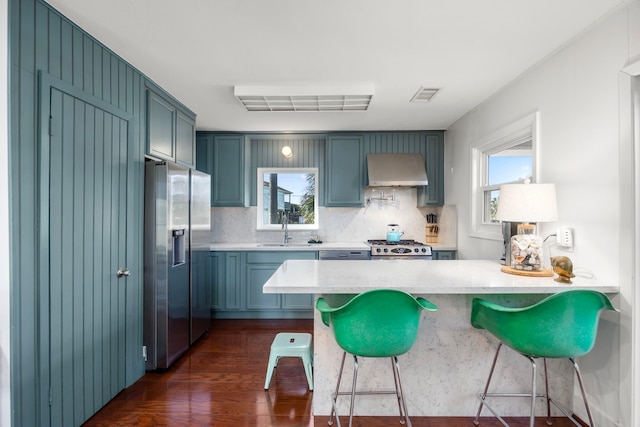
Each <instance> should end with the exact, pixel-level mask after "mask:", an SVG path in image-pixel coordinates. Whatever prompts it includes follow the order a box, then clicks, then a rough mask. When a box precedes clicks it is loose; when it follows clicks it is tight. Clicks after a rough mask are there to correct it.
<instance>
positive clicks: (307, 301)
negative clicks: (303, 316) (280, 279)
mask: <svg viewBox="0 0 640 427" xmlns="http://www.w3.org/2000/svg"><path fill="white" fill-rule="evenodd" d="M282 309H283V310H313V294H282Z"/></svg>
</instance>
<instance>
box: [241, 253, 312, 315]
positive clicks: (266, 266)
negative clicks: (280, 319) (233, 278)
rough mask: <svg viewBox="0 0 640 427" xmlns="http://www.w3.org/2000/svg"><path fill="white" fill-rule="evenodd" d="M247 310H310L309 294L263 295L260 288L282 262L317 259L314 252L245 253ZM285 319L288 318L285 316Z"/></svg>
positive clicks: (310, 299) (310, 296) (310, 297)
mask: <svg viewBox="0 0 640 427" xmlns="http://www.w3.org/2000/svg"><path fill="white" fill-rule="evenodd" d="M246 254H247V267H246V268H247V270H246V271H247V309H249V310H252V309H263V308H267V309H280V310H282V311H286V310H310V311H311V314H313V295H311V294H300V295H295V294H282V295H281V294H265V293H263V292H262V287H263V286H264V284H265V283H266V282H267V280H269V278H270V277H271V275H272V274H273V273H275V272H276V270H277V269H278V267H280V265H282V263H283V262H285V261H286V260H290V259H302V260H305V259H307V260H314V259H318V252H316V251H286V252H283V251H273V252H270V251H256V252H247V253H246ZM285 317H289V316H286V315H285Z"/></svg>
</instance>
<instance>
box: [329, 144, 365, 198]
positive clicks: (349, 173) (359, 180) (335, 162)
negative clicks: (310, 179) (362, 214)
mask: <svg viewBox="0 0 640 427" xmlns="http://www.w3.org/2000/svg"><path fill="white" fill-rule="evenodd" d="M363 140H364V138H363V136H361V135H348V136H342V135H330V136H329V137H328V138H327V146H326V179H325V189H326V190H325V191H326V193H325V199H324V200H325V205H326V206H328V207H351V206H356V207H359V206H364V171H363V168H364V146H363V145H364V144H363Z"/></svg>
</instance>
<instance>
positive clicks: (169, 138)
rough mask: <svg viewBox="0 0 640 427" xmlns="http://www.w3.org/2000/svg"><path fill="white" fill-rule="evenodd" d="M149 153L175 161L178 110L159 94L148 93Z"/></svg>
mask: <svg viewBox="0 0 640 427" xmlns="http://www.w3.org/2000/svg"><path fill="white" fill-rule="evenodd" d="M147 112H148V116H147V153H149V154H150V155H152V156H155V157H158V158H161V159H164V160H170V161H175V151H174V135H175V132H174V123H175V115H176V108H175V107H174V106H173V105H172V104H171V103H170V102H169V101H167V100H166V99H164V98H163V97H161V96H160V95H158V94H157V93H155V92H153V91H150V90H148V91H147Z"/></svg>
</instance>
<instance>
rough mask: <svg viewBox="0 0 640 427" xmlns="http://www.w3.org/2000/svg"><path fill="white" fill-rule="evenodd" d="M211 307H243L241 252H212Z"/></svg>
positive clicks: (219, 308)
mask: <svg viewBox="0 0 640 427" xmlns="http://www.w3.org/2000/svg"><path fill="white" fill-rule="evenodd" d="M210 254H211V255H210V267H211V309H212V310H218V311H228V310H232V311H236V310H240V309H241V308H242V304H241V290H242V289H241V279H242V263H241V262H242V261H241V259H242V257H241V252H211V253H210Z"/></svg>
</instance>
